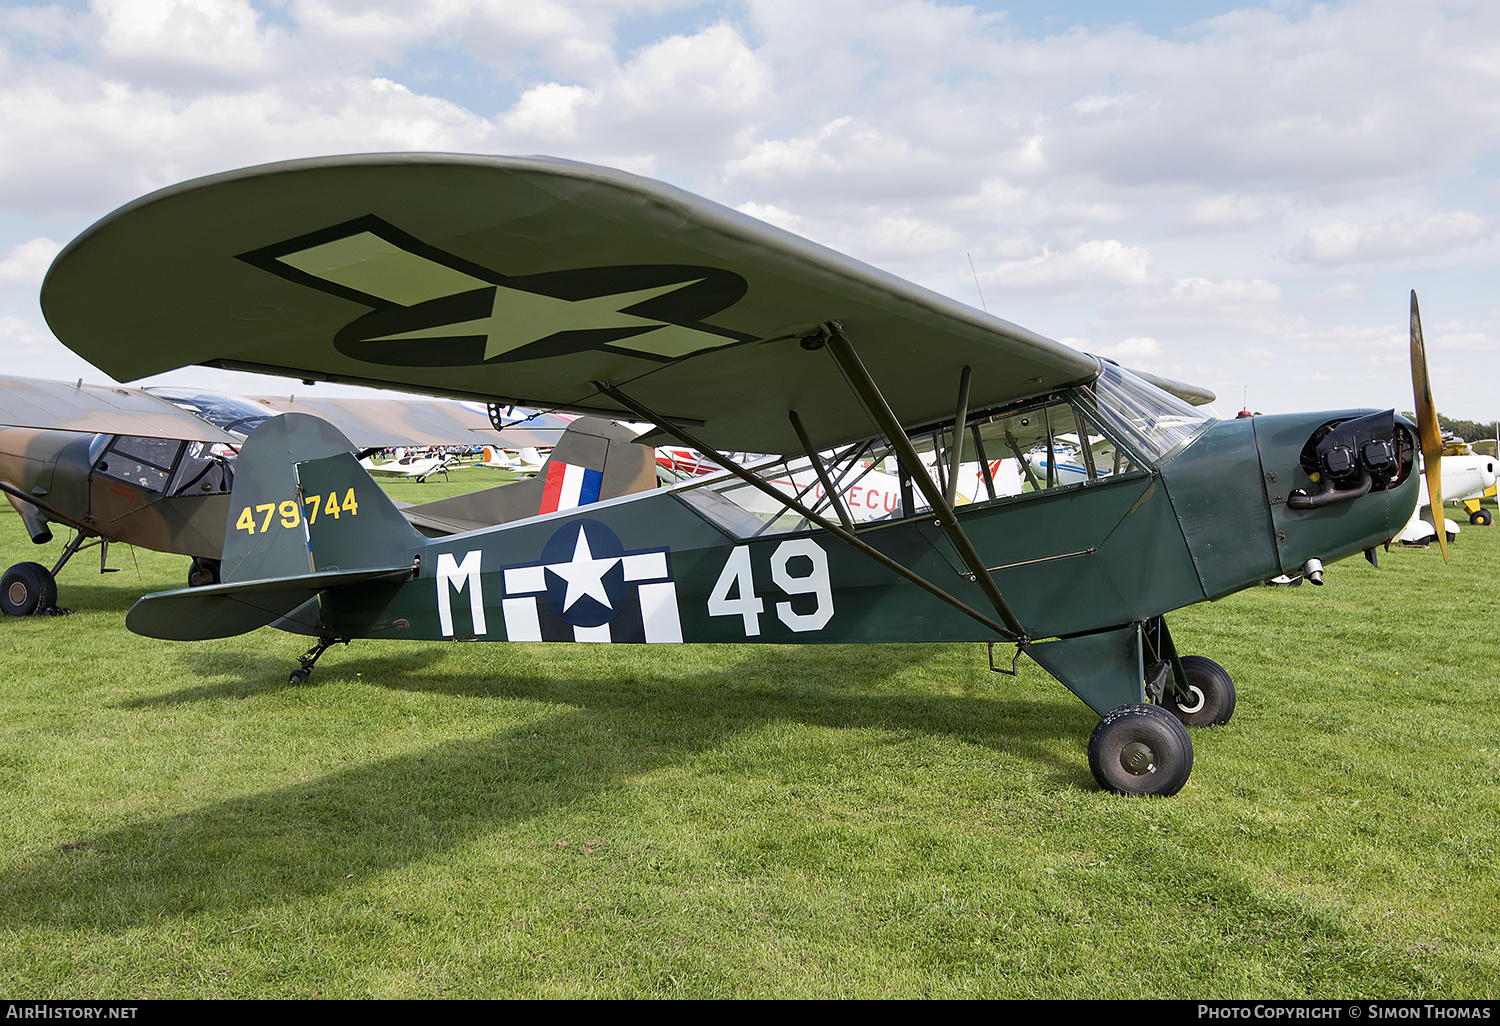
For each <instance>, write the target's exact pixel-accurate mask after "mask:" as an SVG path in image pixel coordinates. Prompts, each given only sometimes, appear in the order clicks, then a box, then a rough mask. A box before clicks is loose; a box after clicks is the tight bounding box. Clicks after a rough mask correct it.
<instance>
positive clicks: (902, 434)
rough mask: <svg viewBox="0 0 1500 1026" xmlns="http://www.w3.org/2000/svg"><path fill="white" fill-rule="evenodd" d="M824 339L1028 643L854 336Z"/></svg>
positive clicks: (838, 333)
mask: <svg viewBox="0 0 1500 1026" xmlns="http://www.w3.org/2000/svg"><path fill="white" fill-rule="evenodd" d="M822 341H823V342H824V343H825V344H826V345H827V347H828V351H829V352H830V353H832V354H833V358H834V360H835V361H837V362H838V365H839V367H840V368H841V369H842V370H843V372H844V375H845V377H847V378H848V379H849V383H850V384H851V385H852V386H853V387H854V391H855V393H856V394H857V395H858V396H859V399H860V402H862V403H864V406H865V409H866V410H868V411H869V413H870V416H871V417H873V418H874V419H875V424H876V426H878V427H879V428H880V430H882V431H884V432H885V436H886V438H887V439H889V440H890V443H891V445H893V446H894V447H895V449H896V458H897V459H899V460H900V461H901V463H902V465H904V466H905V467H906V472H907V474H909V475H910V476H911V478H912V480H914V481H916V483H917V487H919V488H920V489H922V495H923V497H925V498H926V499H927V503H928V505H930V506H931V507H932V510H933V512H934V513H935V514H936V515H937V518H938V527H940V528H942V531H943V533H944V534H945V535H947V536H948V540H949V541H950V542H952V543H953V547H954V548H955V549H957V550H958V555H959V558H960V559H962V560H963V561H964V565H965V566H967V567H968V568H969V573H970V575H971V576H972V577H973V579H974V582H975V583H976V584H978V585H979V588H980V590H981V591H983V592H984V595H985V598H987V599H989V600H990V605H992V606H994V607H995V612H997V613H999V614H1000V619H1001V620H1003V621H1005V625H1006V627H1008V628H1009V633H1010V635H1011V636H1012V637H1015V638H1017V639H1019V640H1027V635H1026V630H1025V628H1023V627H1022V626H1021V622H1020V621H1019V620H1017V619H1016V614H1015V613H1013V612H1011V608H1010V604H1009V603H1007V602H1006V601H1005V596H1003V595H1001V594H1000V589H999V588H998V587H996V585H995V581H994V578H992V577H991V576H990V573H989V571H988V570H987V569H985V565H984V560H982V559H980V558H979V552H978V550H976V549H975V548H974V543H973V542H972V541H970V540H969V536H968V534H966V533H965V532H964V529H963V527H962V525H960V524H959V522H958V516H957V514H955V513H954V512H953V506H952V504H951V503H950V502H949V501H948V498H947V496H945V495H944V494H943V492H942V491H941V490H940V489H939V488H938V486H937V484H936V483H935V482H934V481H933V480H932V475H931V474H929V473H927V468H926V467H924V466H923V465H922V458H921V457H920V456H919V455H917V450H916V447H915V446H913V445H912V444H911V439H910V438H908V437H906V430H905V429H904V428H902V426H901V422H900V421H898V420H897V419H896V414H895V413H894V412H892V410H891V407H890V404H888V403H887V402H886V401H885V396H884V395H882V394H881V392H880V388H879V386H877V385H876V384H875V379H874V378H872V377H870V372H869V371H868V370H866V369H865V365H864V362H863V361H862V360H860V358H859V354H858V353H856V352H855V351H854V345H853V343H851V342H850V341H849V336H848V335H845V334H844V329H843V326H842V325H841V324H839V323H838V322H837V321H829V322H828V323H827V324H825V325H823V335H822ZM964 371H965V373H964V374H963V376H962V379H961V382H960V395H959V412H958V416H959V417H960V418H966V417H967V413H966V408H967V406H968V401H969V375H968V373H967V372H968V368H967V367H965V368H964ZM963 427H964V425H962V424H955V425H954V435H955V438H956V439H957V440H958V443H959V447H961V446H962V432H963ZM934 455H936V454H935V453H934Z"/></svg>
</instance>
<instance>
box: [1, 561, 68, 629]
mask: <svg viewBox="0 0 1500 1026" xmlns="http://www.w3.org/2000/svg"><path fill="white" fill-rule="evenodd" d="M55 605H57V581H56V579H55V578H53V576H52V571H51V570H48V569H47V568H46V567H44V566H42V565H41V564H40V563H17V564H16V565H15V566H13V567H11V568H10V569H9V570H7V571H5V576H4V577H0V609H3V610H4V611H5V612H6V613H7V614H9V615H10V616H30V615H31V614H32V613H40V612H42V611H44V610H47V609H51V608H52V607H53V606H55Z"/></svg>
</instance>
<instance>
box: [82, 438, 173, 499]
mask: <svg viewBox="0 0 1500 1026" xmlns="http://www.w3.org/2000/svg"><path fill="white" fill-rule="evenodd" d="M183 444H184V443H183V442H181V441H180V440H178V439H176V438H135V437H131V436H128V435H121V436H120V437H118V438H116V439H115V440H114V441H113V442H112V443H110V446H109V448H108V449H106V450H105V451H104V455H103V457H101V458H100V460H99V462H98V463H96V464H94V469H95V470H96V471H98V472H99V473H100V474H103V475H104V476H105V477H111V478H114V479H115V480H116V481H126V482H129V483H130V484H133V485H138V486H139V487H141V488H145V489H146V490H148V491H152V492H164V491H166V487H167V479H168V478H170V477H171V476H172V466H173V464H175V463H176V462H177V454H178V452H179V451H180V450H181V449H182V446H183Z"/></svg>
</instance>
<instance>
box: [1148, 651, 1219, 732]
mask: <svg viewBox="0 0 1500 1026" xmlns="http://www.w3.org/2000/svg"><path fill="white" fill-rule="evenodd" d="M1182 670H1183V672H1184V673H1185V674H1187V680H1188V696H1189V697H1188V698H1187V700H1184V699H1183V698H1182V697H1181V695H1179V694H1178V693H1177V691H1176V689H1174V688H1167V689H1166V692H1165V694H1163V695H1162V707H1163V708H1164V709H1166V710H1167V711H1168V712H1170V713H1171V714H1172V715H1174V716H1176V717H1177V718H1178V719H1179V720H1181V721H1182V722H1183V723H1185V724H1187V725H1188V726H1189V727H1218V726H1222V725H1223V724H1225V723H1228V722H1229V718H1230V717H1231V716H1233V715H1234V680H1233V679H1232V678H1231V677H1230V676H1229V672H1228V671H1227V670H1225V669H1224V667H1222V666H1220V665H1219V664H1218V663H1216V662H1214V661H1213V660H1212V659H1209V658H1207V657H1205V656H1183V657H1182Z"/></svg>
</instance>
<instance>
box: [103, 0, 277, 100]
mask: <svg viewBox="0 0 1500 1026" xmlns="http://www.w3.org/2000/svg"><path fill="white" fill-rule="evenodd" d="M92 10H93V13H94V15H95V16H96V17H97V18H98V19H99V21H100V23H101V31H100V33H99V36H98V40H97V47H98V52H99V54H100V56H101V57H103V58H104V60H105V61H106V62H107V63H108V64H111V65H115V66H117V67H122V68H128V69H129V70H130V72H131V73H132V74H133V76H135V78H136V80H137V81H142V80H151V81H155V82H158V83H164V82H171V81H174V80H180V79H182V78H186V79H187V81H189V82H199V83H201V82H205V81H215V82H217V81H222V80H224V79H230V78H232V79H245V78H248V77H250V76H252V75H255V74H257V73H266V72H269V71H272V70H274V69H275V67H276V65H277V62H276V60H275V59H274V57H273V52H274V51H275V49H276V48H277V46H278V45H279V44H280V43H281V42H282V40H283V33H282V32H281V31H280V30H279V29H277V28H274V27H272V28H265V27H263V26H262V25H261V17H260V13H259V12H258V11H257V10H256V9H255V8H254V6H253V5H251V4H250V3H249V2H248V0H93V3H92Z"/></svg>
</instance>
